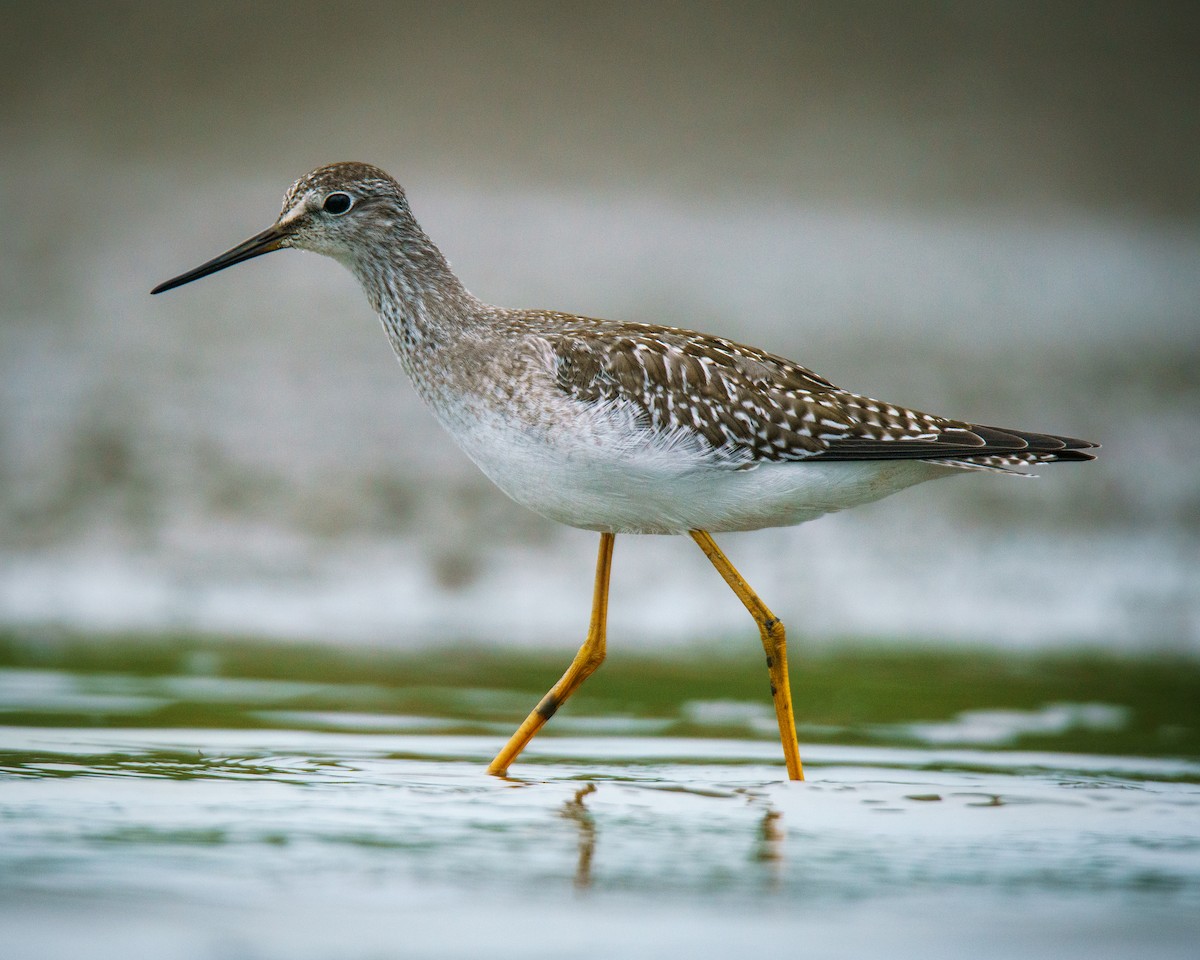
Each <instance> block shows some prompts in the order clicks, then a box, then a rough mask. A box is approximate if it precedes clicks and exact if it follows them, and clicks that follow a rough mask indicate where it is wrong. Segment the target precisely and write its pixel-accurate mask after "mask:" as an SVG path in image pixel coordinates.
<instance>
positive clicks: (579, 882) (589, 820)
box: [562, 783, 596, 890]
mask: <svg viewBox="0 0 1200 960" xmlns="http://www.w3.org/2000/svg"><path fill="white" fill-rule="evenodd" d="M595 792H596V785H595V784H594V783H589V784H586V785H584V786H582V787H580V788H579V789H578V790H576V791H575V796H573V797H572V798H571V799H570V800H568V801H567V802H566V803H564V804H563V806H562V815H563V816H564V817H566V818H567V819H568V820H571V821H572V822H574V823H575V824H576V825H577V826H578V827H579V860H578V862H577V863H576V865H575V889H577V890H586V889H587V888H588V887H590V886H591V885H592V855H593V854H594V853H595V852H596V820H595V818H594V817H593V816H592V815H591V813H590V812H589V811H588V808H587V807H586V806H585V805H584V802H583V798H584V797H586V796H587V795H588V794H589V793H595Z"/></svg>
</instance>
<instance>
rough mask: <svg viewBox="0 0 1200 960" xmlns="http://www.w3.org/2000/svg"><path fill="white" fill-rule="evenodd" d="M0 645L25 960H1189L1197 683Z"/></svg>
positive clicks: (845, 662) (858, 659) (903, 660)
mask: <svg viewBox="0 0 1200 960" xmlns="http://www.w3.org/2000/svg"><path fill="white" fill-rule="evenodd" d="M744 652H745V653H746V656H744V657H737V658H735V657H732V656H729V655H728V652H726V653H725V654H724V655H716V654H714V653H713V652H712V651H705V650H703V649H700V648H697V649H695V650H692V651H688V652H686V653H685V654H683V655H680V656H678V657H675V658H674V659H670V660H666V659H664V660H651V659H645V658H632V657H626V656H624V655H622V654H619V653H613V654H611V655H610V660H609V662H608V663H606V664H605V665H604V667H603V668H602V670H601V671H600V672H599V673H597V674H596V676H595V677H593V678H592V680H590V681H589V683H588V685H587V686H585V688H584V691H583V692H582V693H581V694H580V695H579V696H578V697H577V698H576V699H574V700H572V701H571V702H570V704H569V705H568V706H567V707H565V708H564V709H563V710H562V711H561V712H560V714H559V715H558V716H556V717H555V718H554V720H553V722H552V723H551V724H550V725H549V726H548V727H547V730H546V733H545V735H543V736H541V737H539V738H537V739H536V740H535V741H534V743H533V745H532V746H531V747H530V749H529V750H528V751H527V753H526V755H525V756H523V757H522V758H521V760H520V761H519V762H518V763H517V764H515V765H514V767H513V769H512V779H510V780H498V779H496V778H492V777H487V776H486V775H484V773H483V769H484V767H485V766H486V764H487V761H488V760H489V759H490V757H491V756H492V754H493V753H494V752H495V751H496V750H497V749H498V747H499V746H500V745H501V744H502V743H503V741H504V739H505V738H506V736H507V735H508V733H509V732H511V729H512V728H513V727H514V726H515V725H516V723H517V722H518V721H519V720H520V719H521V718H522V717H523V716H524V714H525V712H527V710H528V709H529V707H531V706H532V704H533V703H534V702H535V701H536V699H537V697H538V696H539V695H540V693H541V692H543V691H544V689H545V688H546V687H547V686H548V685H549V684H550V683H551V682H552V681H553V680H554V679H556V677H557V675H558V673H559V672H561V668H562V666H563V663H561V662H559V661H560V659H562V658H558V657H540V656H538V657H534V656H522V655H509V654H503V653H497V652H495V651H492V652H489V653H486V654H484V653H481V652H479V651H471V650H469V649H462V648H457V649H450V650H430V651H428V652H425V653H421V654H408V655H405V656H398V655H389V654H388V653H386V652H383V651H378V650H376V651H369V652H368V651H361V650H334V649H330V648H305V647H299V646H291V645H286V646H284V645H270V644H263V643H253V642H248V641H247V642H233V641H221V640H213V639H197V638H158V639H149V640H148V639H138V640H132V639H131V640H127V641H121V640H119V639H114V638H108V639H106V640H105V641H103V642H97V641H95V640H89V639H87V638H78V637H74V638H72V637H63V636H57V637H50V636H38V637H20V636H16V635H10V636H8V637H6V638H5V639H4V641H3V643H2V644H0V724H3V726H0V929H3V930H4V943H5V949H4V951H3V953H4V956H5V957H6V958H7V957H11V958H25V957H29V958H35V957H36V958H43V957H60V956H61V957H67V956H71V957H75V956H79V955H87V956H91V957H110V956H111V957H114V958H115V957H121V958H127V957H130V956H139V957H141V956H144V957H155V958H159V957H162V958H175V957H180V958H193V957H195V958H209V957H211V958H241V957H246V958H260V957H287V958H297V957H299V958H307V957H313V958H319V957H334V956H337V957H355V958H357V957H363V958H374V957H464V958H465V957H507V956H527V955H528V954H530V953H551V954H553V955H554V956H556V957H581V958H583V957H589V958H590V957H606V958H607V957H643V956H645V957H662V956H683V955H688V956H692V957H724V956H741V955H743V954H745V953H747V952H748V951H751V950H770V951H773V952H774V953H775V954H776V955H779V956H831V957H833V956H846V957H864V956H882V955H887V956H901V957H903V956H920V957H926V958H927V957H943V956H944V957H961V956H967V955H970V956H973V957H1006V956H1021V957H1038V956H1054V957H1064V956H1068V957H1069V956H1080V957H1090V958H1094V957H1128V956H1132V955H1138V956H1171V957H1173V956H1180V957H1184V956H1194V949H1195V943H1196V942H1197V938H1198V937H1200V921H1198V920H1197V917H1200V667H1198V666H1197V665H1196V664H1194V663H1190V662H1187V661H1181V662H1174V663H1155V662H1150V661H1130V660H1119V659H1111V658H1103V657H1085V658H1051V657H1044V656H1040V657H1029V658H1001V657H998V656H977V655H966V654H949V653H944V652H929V653H912V652H909V653H902V652H890V651H882V652H881V651H871V650H863V649H859V650H857V651H856V652H853V653H849V654H845V655H841V656H835V657H823V658H819V659H811V660H810V659H806V658H803V657H799V658H794V659H793V673H794V676H793V681H794V684H795V688H796V700H797V707H798V710H797V712H798V715H799V717H800V718H801V719H800V731H801V742H802V754H803V756H804V758H805V761H806V764H807V771H808V775H809V778H810V779H809V781H808V782H806V783H804V784H791V783H787V782H783V781H782V780H781V777H782V761H781V757H780V750H779V745H778V743H777V741H776V739H775V735H774V733H773V731H772V726H773V723H774V718H773V714H772V712H771V709H770V703H769V697H768V696H767V693H766V689H765V687H766V679H765V670H763V671H761V672H762V674H764V675H760V671H759V670H758V669H757V662H758V660H759V659H760V658H759V657H758V656H756V655H754V652H753V651H751V650H746V651H744Z"/></svg>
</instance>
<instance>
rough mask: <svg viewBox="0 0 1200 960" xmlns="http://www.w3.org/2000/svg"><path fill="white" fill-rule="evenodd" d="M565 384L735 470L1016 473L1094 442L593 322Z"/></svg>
mask: <svg viewBox="0 0 1200 960" xmlns="http://www.w3.org/2000/svg"><path fill="white" fill-rule="evenodd" d="M549 340H550V344H551V347H552V349H553V351H554V354H555V360H556V365H555V377H556V381H557V383H558V386H559V387H560V388H561V389H562V390H564V391H565V392H566V393H568V394H570V395H571V396H572V397H574V398H575V399H576V400H579V401H582V402H584V403H610V402H617V401H621V402H625V403H630V404H633V406H634V407H635V408H636V409H638V411H639V413H640V415H641V416H642V418H643V419H644V422H645V424H646V426H647V427H648V428H650V429H651V430H654V431H657V432H662V433H663V434H664V435H665V434H668V433H671V432H674V431H679V430H683V431H686V432H690V433H691V434H692V435H693V436H694V437H695V438H696V439H698V440H699V441H700V442H702V443H703V444H705V445H706V446H707V447H708V448H709V449H710V450H711V451H712V455H713V459H714V461H716V462H718V463H722V462H723V463H726V464H728V465H730V466H744V465H746V464H749V463H755V462H788V461H800V460H881V459H915V460H940V461H945V462H947V463H948V464H952V465H955V466H962V467H965V468H973V469H1001V470H1003V469H1007V468H1010V467H1013V466H1019V465H1021V464H1026V463H1040V462H1049V461H1053V460H1090V459H1092V455H1091V454H1087V453H1083V452H1082V451H1084V450H1086V449H1089V448H1091V447H1094V446H1095V444H1092V443H1089V442H1087V441H1084V440H1074V439H1072V438H1069V437H1054V436H1050V435H1046V434H1035V433H1028V432H1025V431H1017V430H999V429H996V428H994V427H984V426H979V425H976V424H970V423H964V422H961V421H957V420H949V419H947V418H945V417H937V416H932V415H931V414H927V413H921V412H919V411H916V410H908V409H905V408H903V407H897V406H894V405H891V404H887V403H881V402H879V401H877V400H872V399H870V398H868V397H861V396H857V395H855V394H852V393H848V392H847V391H845V390H841V389H839V388H838V387H836V386H834V385H833V384H832V383H830V382H829V381H828V380H826V379H824V378H823V377H821V376H818V375H817V374H815V373H813V372H812V371H811V370H808V369H806V368H804V367H802V366H800V365H799V364H795V363H792V362H791V361H789V360H785V359H783V358H782V357H777V356H774V355H773V354H769V353H765V352H764V351H761V350H757V349H755V348H753V347H746V346H742V345H741V344H737V343H733V342H732V341H729V340H723V339H720V338H717V337H707V336H702V335H700V334H695V333H691V332H690V331H685V330H675V329H671V328H664V327H653V326H648V325H642V324H608V323H603V322H601V321H591V322H590V323H588V324H581V325H580V326H578V327H576V328H568V329H567V330H565V331H562V330H560V331H559V332H558V334H557V335H555V336H552V337H550V338H549Z"/></svg>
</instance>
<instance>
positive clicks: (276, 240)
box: [150, 223, 288, 294]
mask: <svg viewBox="0 0 1200 960" xmlns="http://www.w3.org/2000/svg"><path fill="white" fill-rule="evenodd" d="M287 235H288V230H287V227H285V226H284V225H282V224H280V223H277V224H275V225H274V226H271V227H268V228H267V229H266V230H264V231H263V232H262V233H259V234H256V235H255V236H253V237H251V238H250V239H249V240H244V241H242V242H241V243H239V244H238V245H237V246H236V247H234V248H233V249H232V250H226V251H225V252H224V253H223V254H221V255H220V256H219V257H213V259H211V260H209V261H208V262H207V263H202V264H200V266H198V267H196V269H195V270H189V271H188V272H187V273H181V274H180V275H179V276H177V277H174V278H173V279H171V280H167V281H166V282H164V283H160V284H159V285H158V286H157V287H155V288H154V289H153V290H151V291H150V293H151V294H155V293H162V292H164V291H166V290H173V289H174V288H175V287H182V286H183V285H184V284H185V283H191V282H192V281H193V280H199V279H200V278H201V277H207V276H208V275H209V274H212V273H216V272H217V271H218V270H224V269H225V268H226V267H232V266H233V265H234V264H235V263H241V262H242V261H243V260H252V259H253V258H254V257H261V256H262V255H263V254H264V253H270V252H271V251H272V250H278V249H279V248H280V247H282V246H283V241H284V239H285V238H286V237H287Z"/></svg>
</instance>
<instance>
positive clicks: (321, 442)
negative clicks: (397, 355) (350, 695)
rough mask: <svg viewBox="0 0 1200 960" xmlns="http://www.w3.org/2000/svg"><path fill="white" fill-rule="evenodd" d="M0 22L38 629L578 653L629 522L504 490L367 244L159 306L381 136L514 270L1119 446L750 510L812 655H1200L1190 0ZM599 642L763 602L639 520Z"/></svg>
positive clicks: (28, 566) (39, 9)
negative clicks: (421, 361)
mask: <svg viewBox="0 0 1200 960" xmlns="http://www.w3.org/2000/svg"><path fill="white" fill-rule="evenodd" d="M3 14H4V23H5V29H4V30H3V32H2V34H0V105H2V107H3V109H2V110H0V216H2V219H3V224H4V228H3V230H2V231H0V288H2V290H3V296H2V297H0V629H3V630H4V631H6V632H7V633H9V634H10V635H12V634H14V633H15V634H20V635H26V634H28V635H31V636H32V635H36V634H38V633H39V632H42V631H47V630H50V631H68V632H70V633H72V634H73V635H81V636H86V637H89V638H96V639H97V640H101V639H104V638H106V637H116V636H125V637H128V636H130V635H164V634H172V633H190V634H200V635H212V636H226V635H236V636H245V637H256V638H262V639H274V638H278V639H287V640H304V641H317V642H321V643H354V644H358V645H366V646H369V647H378V648H381V649H388V650H391V649H411V648H418V647H421V646H423V645H427V644H429V643H432V642H441V641H447V640H455V641H469V642H472V643H481V644H497V645H502V646H511V645H518V646H522V647H528V648H532V647H534V646H542V645H547V644H548V645H552V646H553V645H555V644H557V645H560V646H561V647H563V648H564V649H565V648H568V647H573V646H575V645H576V644H577V643H578V641H579V639H580V636H581V634H582V631H583V629H584V627H585V625H586V620H587V614H588V610H587V606H588V600H589V598H590V592H591V575H592V564H593V561H594V550H595V536H594V535H593V534H589V533H584V532H580V531H574V530H568V529H565V528H560V527H557V526H555V525H553V524H551V523H550V522H549V521H545V520H542V519H540V518H538V517H536V516H534V515H532V514H530V513H527V512H526V511H524V510H523V508H520V507H518V506H516V505H515V504H512V503H510V502H508V501H507V500H506V499H505V498H504V496H503V495H502V494H500V493H499V492H497V491H496V490H494V489H493V488H491V487H490V486H489V484H488V483H487V482H486V481H485V480H484V479H483V477H482V476H481V475H479V474H478V472H477V471H476V470H475V468H474V467H473V466H472V465H471V464H470V462H469V461H468V460H467V459H466V458H465V456H463V455H462V454H461V453H460V452H459V451H458V450H457V449H456V448H455V447H454V446H453V444H452V443H451V441H450V440H449V439H448V438H447V437H446V436H444V435H443V434H442V433H441V432H440V431H439V429H438V428H437V427H436V425H435V424H434V422H433V421H432V419H431V417H430V416H429V415H428V414H427V413H426V412H425V411H424V410H423V409H422V407H421V405H420V404H419V402H418V401H417V399H416V397H415V394H414V393H413V390H412V388H411V386H410V385H409V384H408V383H407V381H406V379H405V377H404V376H403V374H402V372H401V371H400V369H399V367H398V365H397V364H396V362H395V360H394V359H393V358H392V356H391V354H390V351H389V349H388V346H387V342H386V340H385V339H384V337H383V336H382V335H381V332H380V330H379V328H378V324H377V322H376V320H375V319H374V317H373V316H372V314H371V312H370V310H369V308H368V306H367V304H366V302H365V300H364V298H363V297H362V295H361V294H360V293H359V291H358V290H357V289H356V287H355V284H354V282H353V280H352V278H351V277H350V275H349V274H348V273H347V272H345V271H344V270H343V269H342V268H341V267H339V266H338V265H336V264H334V263H333V262H332V261H327V260H324V259H321V258H318V257H315V256H309V255H301V254H297V253H283V254H279V255H277V256H273V257H269V258H265V259H262V260H258V261H255V262H254V263H252V264H247V265H244V266H241V267H239V268H238V269H236V270H231V271H229V272H227V273H223V274H220V275H219V276H216V277H213V278H210V279H208V280H206V281H204V282H203V283H200V284H196V285H194V286H189V287H187V288H184V289H181V290H179V291H176V292H172V293H170V294H168V295H166V296H163V297H156V298H153V299H151V298H150V296H149V295H148V291H149V289H150V287H152V286H153V285H154V284H155V283H157V282H159V281H161V280H164V279H166V278H168V277H171V276H174V275H175V274H177V273H179V272H181V271H182V270H184V269H186V268H189V267H192V266H194V265H196V264H198V263H200V262H201V261H203V260H206V259H208V258H209V257H211V256H213V255H215V254H217V253H219V252H221V251H223V250H225V249H226V248H228V247H229V246H231V245H232V244H234V243H235V242H237V241H239V240H241V239H243V238H244V237H246V236H249V235H250V234H252V233H255V232H257V231H259V230H260V229H262V228H264V227H265V226H267V225H268V224H269V223H270V222H271V221H272V220H273V218H274V217H275V215H276V213H277V211H278V206H279V202H280V199H281V197H282V195H283V192H284V190H285V189H286V188H287V187H288V185H289V184H290V183H291V182H292V180H294V179H295V178H296V177H298V176H300V175H301V174H303V173H305V172H306V171H308V170H309V169H310V168H312V167H315V166H317V165H320V164H322V163H326V162H330V161H334V160H345V159H357V160H365V161H368V162H372V163H375V164H378V165H380V166H382V167H384V168H385V169H387V170H389V171H390V172H392V173H393V174H394V175H395V176H396V177H397V178H398V179H399V180H400V181H401V182H402V183H403V184H404V185H405V186H406V188H407V189H408V192H409V197H410V200H411V203H412V206H413V209H414V211H415V213H416V215H417V217H418V219H419V220H420V221H421V223H422V224H423V225H424V227H425V229H426V231H427V232H428V233H429V234H430V236H431V237H432V238H433V239H434V240H435V242H437V243H438V244H439V245H440V246H441V248H442V249H443V251H444V252H445V253H446V255H447V256H448V257H449V258H450V260H451V261H452V262H453V264H454V265H455V267H456V269H457V270H458V272H459V274H460V276H461V277H462V278H463V280H464V282H465V283H466V284H467V286H468V287H469V288H470V289H471V290H472V291H473V292H474V293H476V294H477V295H479V296H481V297H482V298H484V299H486V300H490V301H493V302H497V303H501V304H504V305H507V306H530V307H553V308H557V309H562V310H568V311H573V312H578V313H583V314H587V315H592V316H605V317H611V318H618V319H627V320H638V321H647V322H656V323H666V324H672V325H682V326H688V327H694V328H699V329H701V330H705V331H708V332H712V333H718V334H721V335H725V336H729V337H732V338H734V339H738V340H742V341H745V342H749V343H752V344H755V345H758V346H762V347H764V348H767V349H769V350H772V351H774V352H777V353H780V354H783V355H785V356H788V357H792V358H795V359H797V360H799V361H800V362H802V363H805V364H806V365H808V366H811V367H813V368H814V369H816V370H817V371H819V372H821V373H823V374H825V375H826V376H828V377H830V378H831V379H832V380H833V381H834V382H836V383H838V384H840V385H842V386H845V387H847V388H851V389H854V390H856V391H860V392H864V393H868V394H870V395H873V396H877V397H883V398H886V399H888V400H891V401H895V402H899V403H903V404H907V405H910V406H915V407H917V408H919V409H925V410H929V411H932V412H936V413H942V414H946V415H951V416H956V417H961V418H965V419H973V420H977V421H980V422H984V423H994V424H999V425H1002V426H1004V425H1011V426H1016V427H1022V428H1027V429H1032V430H1044V431H1050V432H1058V433H1064V434H1071V435H1076V436H1082V437H1087V438H1090V439H1094V440H1098V441H1100V442H1102V443H1103V444H1104V450H1103V452H1102V455H1101V459H1100V460H1099V461H1098V462H1096V463H1094V464H1089V465H1063V466H1061V467H1057V468H1055V467H1049V468H1047V469H1045V471H1044V474H1045V476H1043V477H1042V479H1039V480H1035V481H1021V480H1013V479H1008V478H1003V477H984V476H975V477H964V478H961V479H956V480H954V481H953V482H947V483H943V484H936V485H926V486H923V487H919V488H916V489H914V490H911V491H908V492H905V493H903V494H900V495H899V496H898V497H895V498H892V499H890V500H887V501H884V502H882V503H879V504H875V505H872V506H869V507H866V508H863V509H859V510H857V511H854V512H852V513H850V514H847V515H844V516H835V517H831V518H826V519H823V520H821V521H819V522H817V523H814V524H810V525H808V526H805V527H802V528H798V529H789V530H774V531H764V532H761V533H757V534H748V535H737V536H727V537H725V538H724V540H723V541H722V542H723V545H724V546H725V547H726V549H727V550H728V552H729V554H730V556H731V558H732V559H733V560H734V562H735V563H737V564H739V566H741V568H742V570H743V572H744V573H745V575H746V576H747V578H748V579H749V580H750V582H751V583H753V584H754V585H755V586H756V587H757V588H758V589H759V591H760V592H761V594H762V595H763V597H764V598H765V599H766V600H767V602H768V603H769V604H771V606H772V607H773V608H774V609H775V610H776V612H778V613H779V614H780V615H781V616H782V617H783V618H784V619H785V621H787V622H788V623H789V625H790V626H791V627H792V630H793V634H794V636H795V637H796V638H797V644H803V645H805V647H811V648H812V649H820V648H829V647H831V646H833V645H834V644H840V643H844V642H849V641H855V642H858V643H879V642H887V643H910V644H914V645H929V644H932V645H938V646H944V645H948V644H949V645H958V646H967V647H984V648H996V649H1004V650H1008V649H1016V648H1019V649H1023V650H1029V649H1033V650H1057V649H1072V650H1076V649H1084V648H1086V649H1093V648H1100V649H1102V650H1108V651H1115V652H1120V653H1128V654H1135V655H1142V654H1157V653H1162V652H1170V653H1175V654H1184V655H1187V656H1195V655H1197V654H1200V577H1198V575H1197V569H1200V480H1198V479H1197V471H1196V467H1197V462H1198V455H1200V430H1197V425H1198V422H1200V420H1198V415H1200V385H1198V382H1197V370H1198V369H1200V317H1198V313H1200V306H1198V305H1200V269H1198V267H1200V177H1198V176H1197V171H1198V169H1200V166H1198V161H1200V102H1198V101H1200V97H1198V94H1200V58H1198V57H1197V56H1196V51H1197V50H1200V30H1198V29H1197V20H1198V17H1197V14H1196V11H1195V7H1194V5H1191V4H1184V3H1178V4H1174V3H1158V4H1113V3H1102V2H1101V3H1070V2H1068V3H1056V4H1040V3H1010V4H1002V5H991V4H954V3H925V4H919V5H912V4H909V5H892V4H886V3H870V2H840V0H839V2H817V3H805V4H795V3H747V2H740V3H737V4H704V3H688V4H669V3H662V4H653V5H645V4H629V5H619V4H614V5H608V4H604V5H595V4H587V5H584V4H564V3H555V4H551V3H547V4H457V3H439V4H402V3H386V4H363V3H352V2H351V3H338V4H328V3H312V2H289V3H286V4H282V3H281V4H269V3H268V4H256V5H254V6H253V7H252V8H247V7H246V5H245V4H241V3H221V2H211V3H205V4H196V5H179V4H153V3H107V4H104V5H95V4H81V3H62V4H53V5H48V4H31V3H12V2H9V3H5V4H3ZM816 556H819V557H820V558H821V559H820V562H819V563H814V562H813V559H814V557H816ZM610 633H611V636H612V638H613V644H614V648H616V647H617V646H618V645H620V646H622V647H625V648H627V649H628V648H630V647H638V648H642V649H658V648H661V647H662V645H664V644H666V645H668V649H669V648H670V645H672V644H673V645H675V649H677V650H678V651H679V652H680V653H682V652H683V650H684V649H685V646H684V645H686V644H689V643H692V642H695V641H696V640H697V639H708V640H713V639H720V638H722V637H726V636H730V635H733V634H735V633H736V634H739V635H741V634H751V635H752V627H751V625H750V623H749V621H748V620H747V619H746V617H745V614H744V611H742V610H741V609H740V607H739V606H738V605H737V603H736V600H735V599H734V598H733V597H732V596H731V595H729V594H728V593H727V592H726V591H725V590H724V589H723V588H721V587H720V586H719V584H718V581H717V579H716V575H715V573H714V572H713V571H712V570H711V569H710V568H709V567H708V564H707V561H705V560H704V558H703V557H702V555H701V554H700V553H699V551H697V550H696V549H695V548H694V546H693V545H692V544H690V543H688V542H686V541H683V540H680V539H677V538H632V537H626V538H622V539H621V540H620V541H619V542H618V544H617V556H616V564H615V571H614V586H613V599H612V610H611V618H610ZM747 642H749V643H752V641H750V640H749V637H747Z"/></svg>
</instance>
